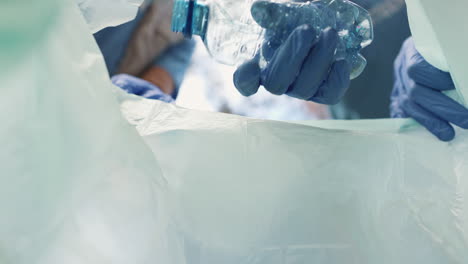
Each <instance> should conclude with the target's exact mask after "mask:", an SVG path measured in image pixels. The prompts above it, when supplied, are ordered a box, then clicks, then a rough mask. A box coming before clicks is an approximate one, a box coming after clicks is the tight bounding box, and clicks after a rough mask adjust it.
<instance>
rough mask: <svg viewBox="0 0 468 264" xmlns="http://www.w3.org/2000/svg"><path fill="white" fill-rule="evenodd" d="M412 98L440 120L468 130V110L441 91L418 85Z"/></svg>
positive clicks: (412, 92) (412, 93)
mask: <svg viewBox="0 0 468 264" xmlns="http://www.w3.org/2000/svg"><path fill="white" fill-rule="evenodd" d="M410 97H411V99H412V100H413V101H414V102H415V103H417V104H418V105H420V106H422V107H423V108H424V109H426V110H427V111H429V112H431V113H433V114H434V115H436V116H438V117H439V118H441V119H443V120H446V121H448V122H450V123H452V124H454V125H457V126H459V127H461V128H464V129H468V109H466V108H465V107H464V106H463V105H461V104H459V103H458V102H456V101H455V100H453V99H452V98H450V97H448V96H446V95H445V94H443V93H441V92H440V91H437V90H432V89H430V88H427V87H424V86H421V85H418V84H416V86H415V87H414V88H413V90H412V91H411V95H410Z"/></svg>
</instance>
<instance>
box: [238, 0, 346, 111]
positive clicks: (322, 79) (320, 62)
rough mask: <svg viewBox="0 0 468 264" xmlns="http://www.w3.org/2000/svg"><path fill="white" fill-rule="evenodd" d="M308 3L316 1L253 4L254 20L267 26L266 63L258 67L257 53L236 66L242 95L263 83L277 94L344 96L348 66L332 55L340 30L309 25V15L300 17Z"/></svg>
mask: <svg viewBox="0 0 468 264" xmlns="http://www.w3.org/2000/svg"><path fill="white" fill-rule="evenodd" d="M307 5H314V3H305V4H303V5H288V4H287V3H274V2H269V1H262V0H260V1H257V2H256V3H255V4H254V5H253V6H252V15H253V17H254V19H255V21H256V22H257V23H258V24H259V25H260V26H261V27H263V28H265V29H266V32H265V42H264V44H263V46H262V54H263V56H264V58H265V60H266V62H267V65H266V67H265V68H264V69H263V70H262V69H260V67H259V65H258V61H259V56H257V57H256V58H255V59H253V60H250V61H248V62H246V63H244V64H242V65H241V66H240V67H239V68H238V69H237V71H236V72H235V73H234V84H235V86H236V87H237V89H238V90H239V92H240V93H241V94H242V95H245V96H250V95H253V94H255V93H256V92H257V91H258V87H259V86H260V85H263V86H264V87H265V89H266V90H268V91H269V92H271V93H273V94H276V95H281V94H287V95H289V96H291V97H295V98H299V99H304V100H310V101H314V102H317V103H322V104H335V103H337V102H338V101H339V100H340V99H341V97H342V96H343V95H344V94H345V92H346V90H347V89H348V87H349V84H350V66H349V64H348V63H347V62H346V61H344V60H339V61H335V59H334V55H335V50H336V47H337V44H338V34H337V32H336V31H335V30H334V29H331V28H328V29H326V30H324V31H323V32H321V33H320V34H317V32H316V31H315V29H313V28H312V27H311V26H309V25H307V15H306V14H302V15H301V13H307V12H310V6H309V7H308V8H309V10H308V8H307ZM253 8H255V10H254V9H253ZM285 14H287V15H285ZM309 17H310V16H309ZM317 35H318V37H317ZM285 39H286V41H284V40H285Z"/></svg>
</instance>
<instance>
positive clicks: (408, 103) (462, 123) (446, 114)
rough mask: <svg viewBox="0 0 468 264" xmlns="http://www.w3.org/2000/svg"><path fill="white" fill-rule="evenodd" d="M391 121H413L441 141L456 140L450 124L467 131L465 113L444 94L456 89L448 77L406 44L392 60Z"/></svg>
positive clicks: (408, 41) (467, 123) (467, 111)
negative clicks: (410, 118) (409, 118)
mask: <svg viewBox="0 0 468 264" xmlns="http://www.w3.org/2000/svg"><path fill="white" fill-rule="evenodd" d="M394 66H395V83H394V88H393V92H392V97H391V99H392V103H391V107H390V108H391V109H390V110H391V113H392V117H397V118H398V117H412V118H414V119H415V120H416V121H418V122H419V123H420V124H421V125H423V126H425V127H426V128H427V129H428V130H429V131H430V132H431V133H432V134H434V135H435V136H436V137H437V138H439V139H440V140H442V141H450V140H452V139H453V138H454V137H455V130H454V128H453V127H452V125H451V124H454V125H457V126H459V127H462V128H464V129H468V109H466V108H465V107H464V106H462V105H460V104H459V103H457V102H456V101H454V100H452V99H451V98H450V97H448V96H447V95H445V94H443V93H442V92H443V91H448V90H453V89H455V85H454V83H453V81H452V78H451V76H450V74H449V73H447V72H443V71H441V70H439V69H437V68H435V67H433V66H432V65H430V64H429V63H428V62H427V61H426V60H425V59H424V58H423V57H422V56H421V54H419V52H418V51H417V50H416V47H415V45H414V42H413V39H412V38H410V39H408V40H406V42H405V43H404V44H403V47H402V49H401V51H400V54H399V55H398V57H397V59H396V60H395V65H394Z"/></svg>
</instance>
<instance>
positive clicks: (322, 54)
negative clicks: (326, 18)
mask: <svg viewBox="0 0 468 264" xmlns="http://www.w3.org/2000/svg"><path fill="white" fill-rule="evenodd" d="M337 44H338V34H337V32H336V31H335V30H334V29H331V28H327V29H325V30H324V31H323V32H322V34H321V35H320V37H319V41H318V43H317V45H315V46H314V47H313V49H312V50H311V51H310V52H309V54H308V55H307V58H306V59H305V61H304V63H303V65H302V69H301V71H300V73H299V75H298V76H297V78H296V80H295V82H294V84H293V85H292V86H291V88H290V89H289V90H288V95H290V96H292V97H296V98H299V99H306V100H307V99H309V98H311V97H312V96H314V95H315V94H316V93H317V89H318V88H319V86H320V85H321V84H322V83H323V82H324V81H325V80H326V79H327V77H328V74H329V71H330V66H331V65H332V64H333V61H334V56H335V51H336V46H337Z"/></svg>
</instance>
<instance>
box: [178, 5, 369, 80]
mask: <svg viewBox="0 0 468 264" xmlns="http://www.w3.org/2000/svg"><path fill="white" fill-rule="evenodd" d="M274 2H279V3H284V4H285V5H286V8H277V7H278V5H269V6H267V5H268V3H267V1H255V0H244V1H242V0H176V1H175V4H174V11H173V18H172V30H173V31H175V32H182V33H183V34H184V35H185V36H187V37H191V36H192V35H199V36H201V38H202V39H203V41H204V43H205V45H206V47H207V49H208V51H209V52H210V54H211V56H212V57H214V58H215V59H216V60H217V61H219V62H221V63H223V64H227V65H239V64H241V63H243V62H245V61H247V60H249V59H252V58H254V57H255V56H256V55H257V54H260V66H261V67H264V66H265V65H266V63H265V59H264V58H263V55H262V53H261V48H260V47H261V46H262V44H263V43H264V36H265V31H266V30H265V29H264V28H262V27H260V26H259V25H258V23H257V22H256V21H259V20H260V19H262V18H263V17H265V15H269V16H277V17H278V21H281V19H280V18H281V17H288V16H294V19H293V20H294V23H295V24H297V25H302V24H308V25H310V26H312V27H314V28H315V29H317V32H321V30H323V29H325V28H327V27H332V28H334V29H335V30H336V31H337V32H338V34H339V36H340V42H339V43H338V48H337V51H336V54H335V59H346V60H347V61H348V62H349V63H350V65H351V79H354V78H356V77H358V76H359V75H360V74H361V73H362V72H363V70H364V68H365V67H366V65H367V61H366V59H365V58H364V57H363V56H362V55H361V54H360V50H361V49H362V48H364V47H366V46H368V45H370V44H371V43H372V40H373V37H374V35H373V24H372V19H371V17H370V15H369V13H368V12H367V11H366V10H365V9H364V8H362V7H360V6H359V5H357V4H355V3H352V2H350V1H348V0H318V1H308V2H297V1H296V2H294V1H274ZM268 7H269V8H268ZM246 10H250V12H246ZM265 13H268V14H265ZM280 29H281V25H280V22H278V29H275V35H276V36H278V35H280V36H281V40H282V41H285V40H286V38H287V37H288V36H289V33H290V32H291V29H287V28H286V27H284V32H281V31H279V32H276V30H280ZM282 33H284V34H282ZM266 44H267V45H268V44H269V43H266Z"/></svg>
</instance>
